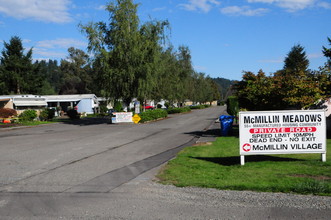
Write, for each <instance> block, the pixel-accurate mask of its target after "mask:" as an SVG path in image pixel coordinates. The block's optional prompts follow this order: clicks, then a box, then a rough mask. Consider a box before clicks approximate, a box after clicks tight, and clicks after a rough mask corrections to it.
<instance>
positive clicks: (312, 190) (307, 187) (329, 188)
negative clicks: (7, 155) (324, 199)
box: [292, 178, 331, 195]
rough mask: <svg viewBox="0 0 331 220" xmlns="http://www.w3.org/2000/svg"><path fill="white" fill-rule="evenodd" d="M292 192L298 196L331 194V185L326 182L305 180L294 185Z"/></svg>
mask: <svg viewBox="0 0 331 220" xmlns="http://www.w3.org/2000/svg"><path fill="white" fill-rule="evenodd" d="M292 191H293V192H296V193H300V194H314V195H318V194H331V185H330V184H328V183H327V182H323V181H318V180H314V179H309V178H307V179H306V180H305V181H302V182H299V183H297V184H296V185H294V187H293V189H292Z"/></svg>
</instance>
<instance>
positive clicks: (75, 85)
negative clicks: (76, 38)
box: [60, 47, 92, 94]
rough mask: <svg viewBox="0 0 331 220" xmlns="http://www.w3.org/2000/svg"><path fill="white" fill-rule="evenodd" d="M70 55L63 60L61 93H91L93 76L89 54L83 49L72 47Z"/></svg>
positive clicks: (69, 50)
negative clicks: (91, 74)
mask: <svg viewBox="0 0 331 220" xmlns="http://www.w3.org/2000/svg"><path fill="white" fill-rule="evenodd" d="M68 52H69V56H68V57H67V59H65V60H61V66H60V69H61V73H62V74H63V79H62V80H63V83H62V85H61V88H60V94H86V93H91V89H90V88H89V87H92V86H91V85H92V78H91V76H90V73H91V68H90V66H89V63H88V62H89V56H88V55H87V54H86V53H85V52H84V51H82V50H80V49H76V48H74V47H70V48H69V49H68Z"/></svg>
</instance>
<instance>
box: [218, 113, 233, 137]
mask: <svg viewBox="0 0 331 220" xmlns="http://www.w3.org/2000/svg"><path fill="white" fill-rule="evenodd" d="M219 119H220V124H221V135H222V136H228V135H229V133H230V132H231V130H232V124H233V120H234V116H231V115H221V116H220V118H219Z"/></svg>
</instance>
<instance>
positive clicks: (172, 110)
mask: <svg viewBox="0 0 331 220" xmlns="http://www.w3.org/2000/svg"><path fill="white" fill-rule="evenodd" d="M167 111H168V114H178V113H184V112H190V111H191V109H190V108H189V107H184V108H170V109H168V110H167Z"/></svg>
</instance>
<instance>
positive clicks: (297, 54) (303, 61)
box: [283, 44, 309, 76]
mask: <svg viewBox="0 0 331 220" xmlns="http://www.w3.org/2000/svg"><path fill="white" fill-rule="evenodd" d="M308 66H309V60H308V59H307V56H306V52H305V49H304V47H302V46H301V45H300V44H298V45H295V46H293V47H292V48H291V50H290V52H289V53H288V54H287V57H286V58H285V60H284V68H283V70H284V74H285V75H289V74H291V75H297V76H298V74H306V72H307V70H308Z"/></svg>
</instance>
